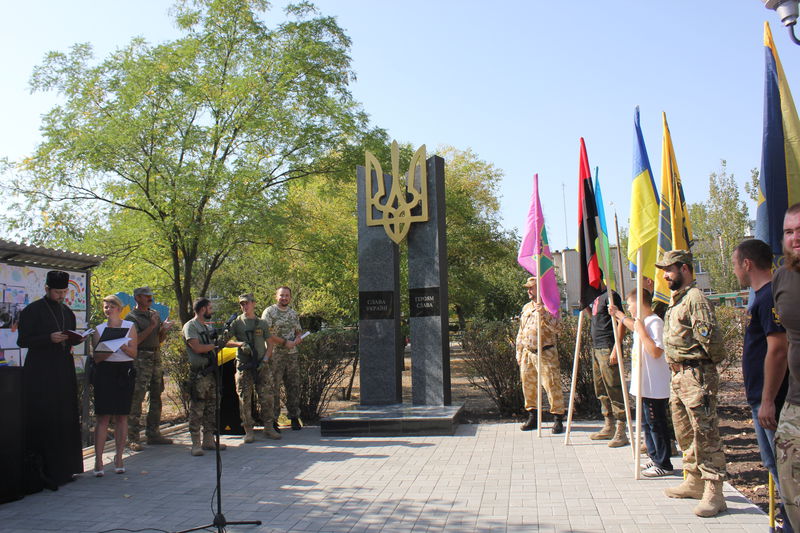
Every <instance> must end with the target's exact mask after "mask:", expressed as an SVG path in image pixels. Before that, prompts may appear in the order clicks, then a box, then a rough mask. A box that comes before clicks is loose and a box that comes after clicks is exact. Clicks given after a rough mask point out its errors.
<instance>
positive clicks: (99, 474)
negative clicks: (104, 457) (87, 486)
mask: <svg viewBox="0 0 800 533" xmlns="http://www.w3.org/2000/svg"><path fill="white" fill-rule="evenodd" d="M92 473H93V474H94V477H103V476H104V475H106V473H105V472H104V471H103V465H100V470H98V469H97V465H95V466H94V470H92Z"/></svg>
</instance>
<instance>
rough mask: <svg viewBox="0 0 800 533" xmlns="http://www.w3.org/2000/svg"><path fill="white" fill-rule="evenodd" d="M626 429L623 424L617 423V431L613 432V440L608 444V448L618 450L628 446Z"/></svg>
mask: <svg viewBox="0 0 800 533" xmlns="http://www.w3.org/2000/svg"><path fill="white" fill-rule="evenodd" d="M626 429H627V428H626V424H625V422H617V430H616V431H615V432H614V438H613V439H611V442H609V443H608V447H609V448H619V447H621V446H627V445H628V444H630V441H629V440H628V434H627V433H626Z"/></svg>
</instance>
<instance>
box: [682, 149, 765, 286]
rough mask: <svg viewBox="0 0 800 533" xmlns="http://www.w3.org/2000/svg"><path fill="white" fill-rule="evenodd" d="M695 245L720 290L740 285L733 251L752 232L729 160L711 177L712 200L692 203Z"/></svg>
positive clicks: (690, 215)
mask: <svg viewBox="0 0 800 533" xmlns="http://www.w3.org/2000/svg"><path fill="white" fill-rule="evenodd" d="M689 219H690V220H691V221H692V230H693V232H694V240H695V245H694V246H693V247H692V251H693V252H694V256H695V258H696V259H698V260H700V261H701V262H702V263H703V265H704V267H705V269H706V270H707V271H708V273H709V276H710V277H711V287H712V289H713V290H714V291H716V292H732V291H736V290H738V289H739V284H738V282H737V281H736V276H735V275H734V273H733V264H732V263H731V254H733V250H734V248H736V245H738V244H739V243H740V242H741V241H742V240H743V239H744V238H745V237H746V236H747V235H748V233H749V228H750V219H749V214H748V210H747V205H746V204H745V202H744V201H743V200H742V199H741V196H740V194H739V185H738V184H737V183H736V180H735V178H734V175H733V174H728V171H727V167H726V162H725V160H724V159H723V160H722V161H721V162H720V170H719V172H712V173H711V175H710V176H709V177H708V200H707V201H706V202H704V203H696V204H690V205H689Z"/></svg>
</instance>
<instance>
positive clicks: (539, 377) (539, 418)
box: [536, 236, 542, 437]
mask: <svg viewBox="0 0 800 533" xmlns="http://www.w3.org/2000/svg"><path fill="white" fill-rule="evenodd" d="M541 247H542V241H541V236H540V238H539V250H537V251H538V252H539V253H537V254H536V307H537V308H538V309H537V311H536V436H537V437H541V436H542V311H541V307H542V289H541V283H540V282H541V281H542V264H541V261H540V259H541V252H542V250H541Z"/></svg>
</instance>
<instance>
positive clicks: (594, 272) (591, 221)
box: [578, 137, 603, 309]
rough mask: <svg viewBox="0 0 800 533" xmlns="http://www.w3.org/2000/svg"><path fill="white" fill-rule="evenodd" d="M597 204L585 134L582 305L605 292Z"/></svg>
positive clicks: (580, 230) (580, 242)
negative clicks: (598, 255) (598, 258)
mask: <svg viewBox="0 0 800 533" xmlns="http://www.w3.org/2000/svg"><path fill="white" fill-rule="evenodd" d="M596 241H597V204H596V203H595V196H594V188H593V187H592V172H591V170H589V157H588V156H587V155H586V143H585V142H584V141H583V137H581V158H580V167H579V169H578V253H579V254H580V265H579V266H580V269H581V298H580V306H581V309H585V308H586V307H587V306H589V305H592V302H594V300H595V298H597V297H598V296H600V294H602V292H603V291H602V290H601V288H600V285H601V282H602V280H603V273H602V272H601V271H600V264H599V263H598V260H597V248H596Z"/></svg>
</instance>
